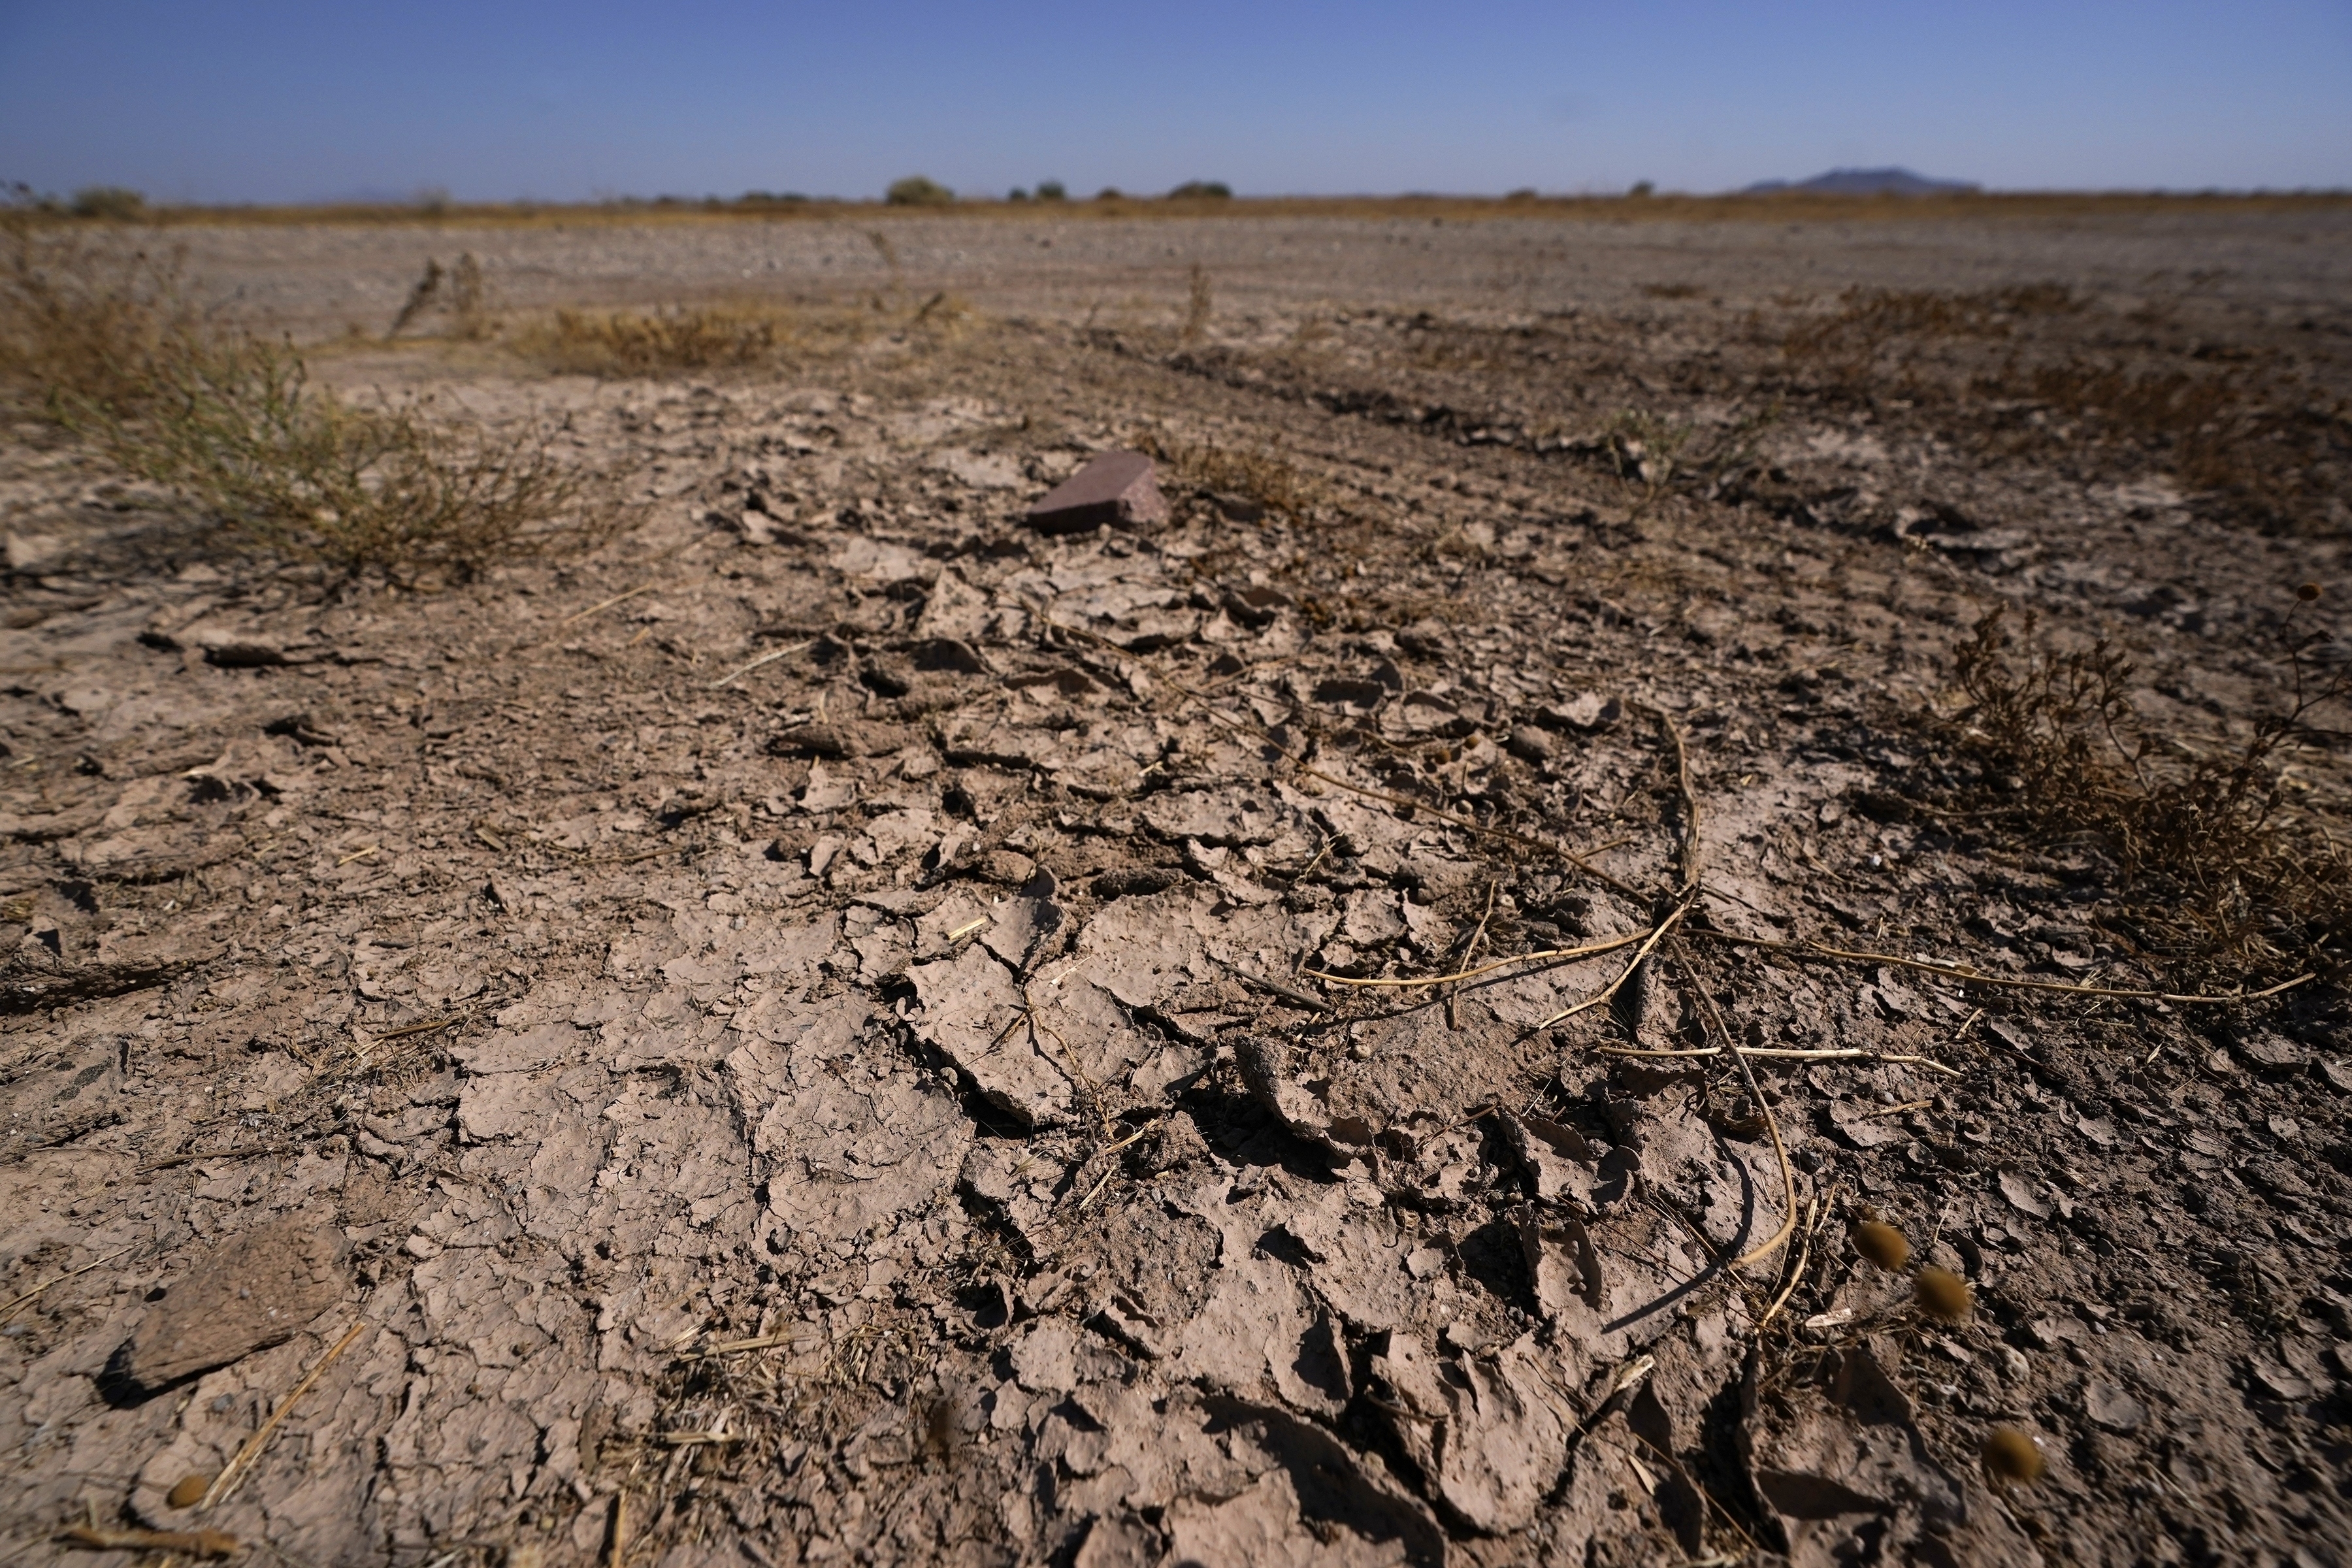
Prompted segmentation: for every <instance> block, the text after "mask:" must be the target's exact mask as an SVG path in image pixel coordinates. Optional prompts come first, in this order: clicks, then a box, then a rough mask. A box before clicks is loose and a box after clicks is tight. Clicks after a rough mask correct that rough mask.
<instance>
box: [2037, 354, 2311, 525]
mask: <svg viewBox="0 0 2352 1568" xmlns="http://www.w3.org/2000/svg"><path fill="white" fill-rule="evenodd" d="M2002 380H2003V382H2004V383H2005V384H2003V385H2001V386H2000V391H2002V392H2004V393H2006V392H2011V391H2014V390H2020V388H2018V387H2017V386H2016V383H2018V382H2019V381H2020V380H2021V381H2022V383H2023V385H2022V388H2021V390H2023V391H2025V392H2027V393H2029V394H2030V395H2032V397H2034V398H2035V399H2037V400H2039V401H2041V402H2042V403H2045V404H2047V405H2050V406H2051V407H2053V408H2055V409H2057V410H2059V411H2060V412H2062V413H2064V414H2069V415H2073V416H2076V417H2079V418H2082V419H2084V420H2085V421H2086V422H2088V423H2089V424H2090V425H2091V426H2093V429H2094V431H2095V433H2096V434H2098V435H2102V436H2105V437H2107V438H2108V439H2109V440H2113V441H2123V442H2131V443H2135V444H2139V445H2143V446H2147V447H2154V448H2156V449H2157V451H2158V454H2159V456H2160V457H2161V458H2163V459H2165V461H2166V466H2167V467H2168V468H2170V469H2171V470H2172V474H2173V477H2174V478H2175V479H2178V480H2179V482H2180V484H2181V486H2182V487H2183V488H2184V489H2189V490H2193V491H2198V492H2200V493H2203V494H2205V495H2209V496H2211V497H2214V498H2217V499H2219V500H2222V501H2223V502H2225V503H2227V504H2230V505H2231V506H2232V507H2233V508H2234V509H2236V510H2240V511H2242V512H2243V513H2245V514H2247V515H2249V516H2251V517H2252V518H2253V519H2254V521H2258V522H2260V523H2262V524H2263V526H2264V527H2265V528H2267V529H2271V530H2273V531H2282V532H2306V531H2318V530H2320V529H2324V528H2325V527H2326V523H2325V521H2324V517H2325V513H2326V510H2328V508H2329V506H2330V503H2331V501H2335V500H2339V499H2340V495H2341V487H2342V485H2343V482H2344V477H2345V472H2346V468H2347V463H2352V408H2347V406H2346V405H2343V404H2341V403H2336V404H2333V405H2330V404H2328V403H2326V402H2325V401H2324V400H2322V399H2321V398H2319V397H2317V396H2315V395H2314V392H2313V389H2312V388H2310V387H2309V386H2307V385H2305V384H2304V383H2303V382H2302V381H2301V379H2300V378H2298V377H2294V376H2291V375H2274V376H2271V377H2267V378H2266V377H2263V376H2259V375H2256V374H2248V373H2246V372H2242V371H2214V372H2191V371H2183V370H2149V371H2141V372H2137V373H2135V372H2132V371H2129V370H2126V369H2124V368H2123V367H2121V366H2118V365H2099V364H2088V363H2084V362H2082V361H2081V360H2078V359H2072V358H2070V359H2067V360H2065V361H2063V362H2061V363H2057V364H2053V365H2044V366H2042V367H2040V368H2037V369H2036V370H2034V371H2033V372H2032V374H2031V375H2030V376H2025V377H2022V378H2021V377H2018V376H2016V375H2015V374H2011V375H2010V376H2008V377H2004V378H2002Z"/></svg>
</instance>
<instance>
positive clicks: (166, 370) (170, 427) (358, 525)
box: [65, 338, 604, 581]
mask: <svg viewBox="0 0 2352 1568" xmlns="http://www.w3.org/2000/svg"><path fill="white" fill-rule="evenodd" d="M157 377H158V381H159V383H160V385H161V388H162V390H161V393H160V395H157V396H156V397H154V398H153V399H152V400H151V401H150V402H149V404H148V405H146V407H145V408H144V409H143V410H142V411H141V412H139V413H138V414H135V415H131V416H125V415H122V414H121V413H119V412H117V411H116V410H114V409H113V408H111V407H110V406H108V405H103V404H100V403H95V402H88V401H84V402H79V403H75V404H69V405H67V406H66V409H65V413H66V418H67V423H68V426H71V427H72V428H75V429H77V430H79V431H81V432H83V433H85V434H87V435H89V436H91V437H94V438H96V439H97V441H98V442H99V443H100V446H101V447H103V448H104V449H105V450H106V451H107V453H108V454H109V455H110V457H111V458H113V459H114V460H115V461H116V462H118V463H120V464H121V466H122V467H123V468H127V469H129V470H130V471H131V472H132V473H135V474H138V475H139V476H141V477H142V478H144V479H152V480H154V481H156V482H158V483H161V484H163V485H166V486H168V487H170V488H171V489H173V490H174V491H175V492H177V493H178V494H179V495H181V496H183V497H184V498H185V499H186V500H188V501H189V502H191V503H192V504H193V505H194V506H196V507H197V508H199V509H200V510H203V511H204V512H205V514H206V515H207V516H209V517H211V518H213V519H214V520H215V521H216V522H217V523H218V524H219V525H220V526H222V527H223V528H224V529H226V530H227V531H229V532H230V533H231V534H233V535H234V536H236V538H237V539H239V540H241V541H243V542H247V543H250V544H253V545H257V546H258V547H260V548H262V549H265V550H268V551H269V552H273V553H277V554H280V555H285V556H289V557H292V558H295V559H299V560H314V561H319V562H322V563H326V564H327V565H329V566H331V567H332V568H334V569H336V570H337V571H339V572H341V573H342V574H347V575H349V574H358V573H362V572H366V571H372V570H373V571H382V572H384V573H386V574H389V575H391V576H393V577H394V578H396V579H401V580H406V581H418V580H423V579H426V578H433V577H439V578H444V579H446V578H465V577H469V576H472V575H474V574H477V573H478V572H479V571H480V570H481V569H482V568H483V567H485V566H488V565H490V564H493V563H498V562H500V561H506V560H512V559H517V558H520V557H526V556H530V555H535V554H539V553H542V552H546V551H548V550H550V549H551V548H555V547H557V546H567V547H569V546H576V545H579V544H583V543H586V542H591V540H593V538H594V537H595V536H597V535H599V534H601V533H602V532H603V531H604V519H603V517H602V516H601V512H602V509H601V508H600V507H599V506H598V505H597V504H595V502H594V500H593V498H592V496H591V494H590V491H591V488H592V486H591V480H590V479H589V477H588V476H586V475H583V474H582V473H581V472H579V471H578V470H576V469H574V468H571V467H569V466H567V465H566V464H564V463H563V462H562V461H561V460H559V459H558V458H556V456H555V455H554V453H553V452H552V450H551V447H550V446H549V442H548V439H547V437H546V436H545V434H544V433H543V432H541V431H537V430H526V431H523V432H521V433H519V434H509V433H500V432H495V431H492V430H489V429H488V428H485V427H483V426H480V425H478V424H476V423H474V422H472V421H469V420H463V419H456V420H452V419H446V418H436V417H435V416H434V415H435V410H434V409H433V408H432V406H431V405H429V404H428V403H426V402H424V401H421V400H420V401H410V402H405V403H385V404H382V405H375V406H361V405H353V404H350V403H347V402H345V401H343V400H342V399H341V398H339V397H337V396H335V395H333V394H332V393H331V392H327V391H324V390H321V389H318V388H314V387H313V386H311V385H310V379H309V375H308V373H307V371H306V370H305V368H304V366H303V363H302V361H301V358H300V357H299V355H297V354H296V353H294V352H293V351H292V350H291V349H289V348H286V347H282V346H279V345H276V344H271V343H268V342H261V341H259V340H256V339H251V338H246V339H240V340H236V341H235V342H226V343H220V344H216V345H211V346H209V347H208V348H206V349H205V350H204V351H203V352H189V353H173V354H172V355H169V356H167V357H166V358H165V359H164V361H163V363H161V364H160V365H159V367H158V371H157Z"/></svg>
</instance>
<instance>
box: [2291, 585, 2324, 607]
mask: <svg viewBox="0 0 2352 1568" xmlns="http://www.w3.org/2000/svg"><path fill="white" fill-rule="evenodd" d="M2294 596H2295V597H2296V598H2298V599H2301V600H2302V601H2303V602H2304V603H2305V604H2306V605H2308V604H2309V603H2311V602H2312V601H2313V600H2314V599H2316V598H2317V597H2319V584H2316V583H2305V584H2304V585H2303V586H2302V587H2300V588H2297V589H2296V590H2295V591H2294Z"/></svg>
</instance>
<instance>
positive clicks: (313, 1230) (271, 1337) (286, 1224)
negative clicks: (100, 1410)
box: [109, 1214, 350, 1393]
mask: <svg viewBox="0 0 2352 1568" xmlns="http://www.w3.org/2000/svg"><path fill="white" fill-rule="evenodd" d="M349 1250H350V1244H349V1243H348V1242H346V1241H345V1240H344V1238H343V1235H342V1232H341V1230H340V1229H338V1228H336V1227H335V1226H332V1225H331V1224H329V1223H326V1222H325V1221H324V1220H323V1218H322V1216H320V1215H310V1214H293V1215H286V1216H284V1217H282V1218H279V1219H276V1220H272V1221H270V1222H268V1224H266V1225H263V1226H257V1228H255V1229H253V1230H250V1231H247V1232H245V1233H244V1234H242V1235H240V1236H237V1237H232V1238H231V1239H229V1240H227V1241H226V1242H224V1243H222V1244H220V1245H218V1246H216V1247H213V1248H211V1249H209V1250H208V1251H207V1252H206V1253H205V1254H204V1255H203V1256H202V1257H200V1258H198V1259H197V1260H196V1263H195V1266H194V1268H192V1269H191V1270H190V1271H189V1272H188V1273H187V1274H186V1275H185V1276H184V1277H183V1278H181V1279H177V1280H175V1281H173V1284H172V1285H171V1286H170V1287H169V1288H168V1289H166V1290H165V1291H164V1294H163V1300H160V1301H158V1302H156V1303H155V1305H154V1306H152V1307H151V1308H150V1309H148V1311H147V1315H146V1316H145V1317H144V1318H142V1319H141V1320H140V1323H139V1327H138V1329H137V1330H136V1331H134V1332H133V1333H132V1334H131V1338H130V1339H129V1340H128V1341H127V1342H124V1344H123V1347H122V1349H121V1351H120V1352H117V1355H116V1357H115V1359H114V1361H113V1362H112V1363H110V1366H109V1371H110V1373H119V1374H120V1376H121V1379H122V1380H123V1381H124V1382H125V1383H127V1384H131V1386H133V1387H135V1388H137V1389H140V1390H142V1391H143V1392H146V1393H152V1392H154V1391H155V1390H157V1389H161V1388H165V1387H168V1386H170V1385H171V1384H175V1383H178V1382H180V1381H181V1380H182V1379H184V1378H189V1377H193V1376H194V1375H195V1374H197V1373H202V1372H208V1371H210V1370H212V1369H213V1368H214V1367H216V1366H226V1365H227V1364H229V1363H231V1362H234V1361H237V1360H240V1359H241V1358H243V1357H245V1356H247V1355H250V1354H252V1353H253V1352H255V1351H257V1350H265V1349H267V1348H268V1347H269V1346H271V1345H276V1344H283V1343H284V1342H286V1341H288V1340H289V1339H291V1338H293V1336H294V1335H295V1333H296V1332H298V1331H299V1330H300V1329H301V1328H302V1327H303V1326H304V1325H305V1324H307V1323H309V1322H310V1320H311V1319H313V1318H315V1317H317V1316H318V1315H319V1314H320V1312H323V1311H325V1310H327V1309H328V1308H329V1307H331V1306H333V1305H334V1304H335V1303H336V1302H337V1301H339V1300H342V1297H343V1293H344V1291H345V1290H346V1289H348V1288H349V1283H350V1281H349V1278H348V1275H347V1273H346V1271H345V1269H344V1267H343V1260H344V1258H345V1256H346V1254H347V1253H348V1252H349Z"/></svg>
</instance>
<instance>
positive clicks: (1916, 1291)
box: [1911, 1268, 1974, 1323]
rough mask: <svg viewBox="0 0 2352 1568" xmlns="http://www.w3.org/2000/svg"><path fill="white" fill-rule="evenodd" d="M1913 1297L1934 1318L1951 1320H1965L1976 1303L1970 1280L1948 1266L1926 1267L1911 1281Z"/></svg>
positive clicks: (1967, 1319)
mask: <svg viewBox="0 0 2352 1568" xmlns="http://www.w3.org/2000/svg"><path fill="white" fill-rule="evenodd" d="M1911 1299H1912V1300H1915V1301H1916V1302H1918V1303H1919V1310H1921V1311H1923V1312H1925V1313H1927V1315H1928V1316H1929V1317H1931V1318H1940V1319H1941V1320H1943V1321H1945V1322H1948V1323H1965V1322H1967V1321H1969V1310H1970V1309H1971V1308H1972V1307H1973V1305H1974V1303H1973V1301H1972V1300H1970V1298H1969V1282H1968V1281H1967V1280H1965V1279H1961V1278H1960V1277H1959V1276H1958V1275H1957V1274H1955V1273H1953V1272H1952V1271H1951V1270H1950V1269H1948V1268H1922V1269H1921V1270H1919V1277H1918V1278H1917V1279H1914V1280H1912V1281H1911Z"/></svg>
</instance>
